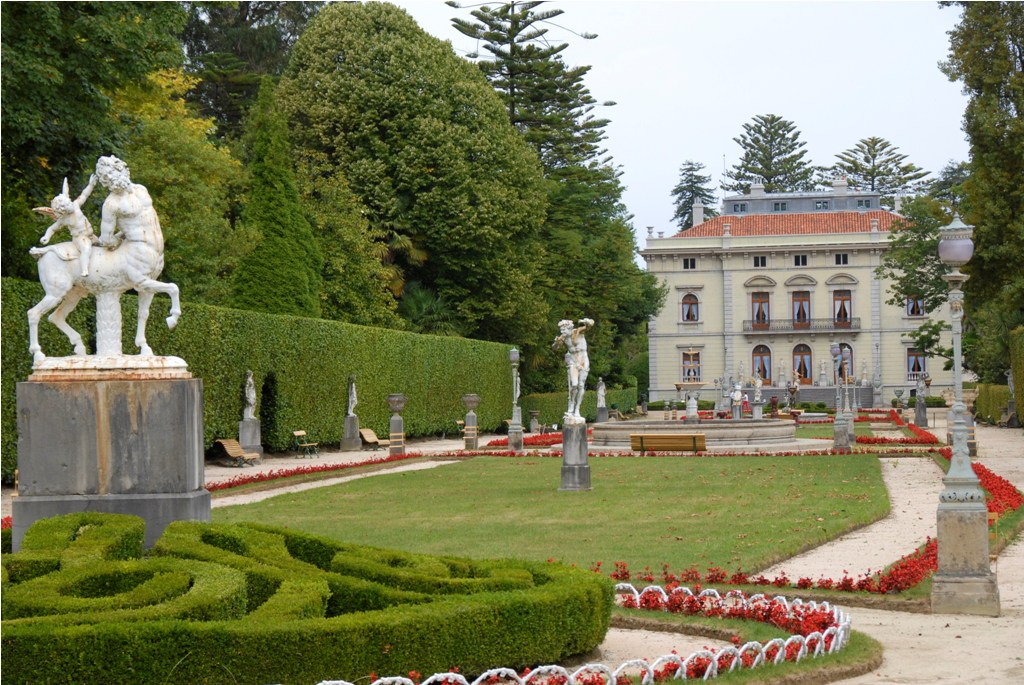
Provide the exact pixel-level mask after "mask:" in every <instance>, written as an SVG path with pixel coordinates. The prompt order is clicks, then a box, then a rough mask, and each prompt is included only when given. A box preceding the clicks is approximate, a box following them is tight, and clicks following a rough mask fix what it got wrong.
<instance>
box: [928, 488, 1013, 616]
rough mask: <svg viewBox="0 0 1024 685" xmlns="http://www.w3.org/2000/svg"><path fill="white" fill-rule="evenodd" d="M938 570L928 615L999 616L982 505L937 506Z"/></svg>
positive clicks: (933, 581) (996, 587)
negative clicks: (930, 610)
mask: <svg viewBox="0 0 1024 685" xmlns="http://www.w3.org/2000/svg"><path fill="white" fill-rule="evenodd" d="M937 524H938V539H939V542H940V544H939V549H938V569H939V570H938V571H936V573H935V576H934V577H933V579H932V597H931V599H932V612H933V613H936V614H974V615H979V616H998V615H999V587H998V585H997V584H996V576H995V574H994V573H992V569H991V567H990V566H989V558H988V557H989V547H988V511H987V509H986V508H985V505H984V503H983V502H977V503H973V504H966V503H965V504H949V503H945V502H943V503H941V504H940V505H939V512H938V519H937Z"/></svg>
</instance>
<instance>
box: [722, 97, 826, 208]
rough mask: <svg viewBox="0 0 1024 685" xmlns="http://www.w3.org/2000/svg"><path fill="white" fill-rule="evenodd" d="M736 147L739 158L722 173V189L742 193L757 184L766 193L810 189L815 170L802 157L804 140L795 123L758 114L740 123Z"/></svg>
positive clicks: (778, 117) (804, 152)
mask: <svg viewBox="0 0 1024 685" xmlns="http://www.w3.org/2000/svg"><path fill="white" fill-rule="evenodd" d="M733 140H734V141H736V143H737V144H738V145H739V146H740V149H741V151H742V152H741V155H740V161H739V162H738V163H737V164H735V165H734V166H733V168H732V169H731V170H730V171H728V172H726V174H725V177H726V179H727V182H726V183H723V184H722V188H723V189H724V190H727V191H730V192H737V193H745V192H748V191H749V190H750V186H751V184H753V183H761V184H763V185H764V190H765V192H767V193H782V192H791V191H797V190H810V189H812V188H813V186H814V184H815V169H814V167H813V166H811V164H810V163H809V162H807V161H806V160H805V159H804V155H806V154H807V151H806V150H804V149H803V147H804V146H805V145H807V143H805V142H804V141H802V140H800V131H799V130H797V128H796V124H794V123H793V122H792V121H787V120H786V119H783V118H782V117H780V116H778V115H775V114H759V115H757V116H755V117H754V118H753V120H752V121H751V122H750V123H746V124H743V133H741V134H740V136H739V137H738V138H733Z"/></svg>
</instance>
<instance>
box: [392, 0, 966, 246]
mask: <svg viewBox="0 0 1024 685" xmlns="http://www.w3.org/2000/svg"><path fill="white" fill-rule="evenodd" d="M394 4H396V5H399V6H401V7H403V8H404V9H405V10H406V11H408V12H409V14H410V15H412V17H413V18H414V19H415V20H416V21H417V23H419V25H420V26H421V27H422V28H423V29H424V30H425V31H427V32H428V33H430V34H432V35H434V36H437V37H439V38H442V39H444V40H449V41H451V43H452V45H453V47H454V48H455V50H456V52H457V53H458V54H462V55H465V54H466V53H469V52H472V51H474V50H476V49H477V46H476V43H475V41H472V40H470V39H469V38H466V37H465V36H462V35H461V34H459V33H458V32H456V31H455V30H454V29H453V28H451V21H450V20H451V17H453V16H461V17H463V18H466V19H471V18H472V17H471V16H470V15H469V10H468V9H464V10H457V9H453V8H450V7H447V6H446V5H445V4H444V3H443V2H440V1H438V0H400V1H396V2H394ZM463 4H465V5H468V4H471V3H470V2H464V3H463ZM493 4H497V3H493ZM547 8H555V9H563V10H565V14H563V15H562V16H560V17H558V18H557V19H555V20H554V21H555V22H556V23H557V24H560V25H562V26H564V27H568V28H569V29H572V30H573V31H576V32H578V33H583V32H589V33H596V34H598V37H597V38H596V39H594V40H589V41H588V40H583V39H581V38H578V37H576V36H573V35H572V34H571V33H569V32H568V31H566V30H561V29H558V28H555V27H553V28H552V32H551V35H552V37H553V38H554V39H555V40H558V41H559V42H568V43H569V44H570V47H569V48H568V49H567V50H566V51H565V52H564V53H563V55H564V59H565V61H566V63H567V64H569V65H571V66H578V65H591V67H592V69H591V70H590V73H589V74H588V75H587V78H586V81H585V82H586V84H587V86H588V87H589V88H590V92H591V94H592V95H593V96H594V98H595V99H596V100H597V101H598V102H604V101H607V100H613V101H615V102H616V103H617V104H616V105H615V106H614V107H609V108H602V109H601V112H602V113H603V114H604V115H605V116H606V117H607V118H609V119H610V120H611V124H610V125H609V126H608V129H607V131H608V139H607V141H606V145H607V147H608V151H609V152H610V153H611V154H612V155H613V157H614V159H615V162H616V163H617V164H618V165H620V166H621V169H622V172H623V176H622V180H623V182H624V184H625V186H626V192H625V195H624V200H625V203H626V206H627V207H628V208H629V211H630V212H631V213H632V214H633V215H634V218H633V225H634V230H635V232H636V233H637V237H638V244H639V247H641V248H642V247H643V246H644V242H645V240H644V239H645V238H646V234H647V231H646V227H647V226H653V227H655V231H665V233H666V234H671V232H672V231H673V228H674V227H673V225H672V222H671V219H672V214H673V211H674V209H673V205H672V200H671V197H670V195H669V193H670V191H671V189H672V187H673V186H674V185H675V184H676V182H677V180H678V172H679V166H680V164H681V163H682V162H683V161H685V160H687V159H692V160H695V161H697V162H701V163H702V164H704V165H705V167H706V172H707V173H710V175H711V176H712V182H713V183H714V184H716V185H717V184H718V183H720V182H721V180H722V172H723V170H724V169H726V168H731V167H732V166H733V165H734V164H735V163H736V162H737V161H738V159H739V146H738V145H737V144H736V143H735V142H734V141H733V138H736V137H738V136H739V135H740V134H741V133H742V132H743V129H742V126H743V124H745V123H747V122H749V121H750V120H751V119H752V118H753V117H754V116H755V115H758V114H777V115H779V116H782V117H784V118H786V119H789V120H790V121H792V122H794V123H795V124H796V126H797V128H798V129H799V130H800V132H801V139H802V140H804V141H805V142H806V143H807V145H806V147H805V148H804V149H805V150H807V158H809V159H810V161H811V162H812V163H814V164H819V165H831V164H833V163H834V162H835V161H836V159H835V155H836V153H839V152H842V151H844V150H847V149H849V148H851V147H853V146H854V145H855V144H856V143H857V141H859V140H860V139H862V138H867V137H870V136H879V137H882V138H885V139H887V140H889V141H890V142H891V143H892V144H894V145H896V146H897V147H899V148H900V152H902V153H905V154H907V155H908V161H911V162H913V163H915V164H917V165H918V166H920V167H922V168H924V169H927V170H928V171H931V172H933V173H934V172H937V171H938V170H939V169H941V168H942V167H943V166H944V165H945V164H946V162H948V161H949V160H956V161H963V160H966V159H967V150H968V148H967V143H966V141H965V138H964V134H963V131H962V130H961V120H962V117H963V112H964V107H965V105H966V102H967V100H966V97H965V96H964V95H963V94H962V92H961V88H960V84H959V83H953V82H951V81H949V80H948V79H947V78H946V77H945V76H944V75H943V74H942V72H940V71H939V69H938V66H937V65H938V62H940V61H941V60H944V59H946V57H947V54H948V49H949V37H948V35H947V32H948V31H950V30H951V29H953V28H954V27H955V26H956V24H957V22H958V21H959V16H960V12H959V10H958V9H957V8H945V9H940V8H939V7H938V4H937V3H936V2H671V1H665V2H652V1H645V2H632V1H630V2H626V1H624V0H619V1H615V2H613V1H603V2H602V1H598V2H595V1H585V0H579V1H575V2H551V3H550V4H548V5H547ZM484 54H485V55H486V54H488V53H484Z"/></svg>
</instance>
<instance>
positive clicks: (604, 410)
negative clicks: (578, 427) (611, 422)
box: [595, 407, 608, 423]
mask: <svg viewBox="0 0 1024 685" xmlns="http://www.w3.org/2000/svg"><path fill="white" fill-rule="evenodd" d="M607 421H608V407H598V408H597V419H596V420H595V423H605V422H607Z"/></svg>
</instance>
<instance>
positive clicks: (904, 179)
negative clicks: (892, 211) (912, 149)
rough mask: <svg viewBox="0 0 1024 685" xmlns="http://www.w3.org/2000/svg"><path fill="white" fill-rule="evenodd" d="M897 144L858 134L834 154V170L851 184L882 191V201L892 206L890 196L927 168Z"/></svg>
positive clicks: (901, 190)
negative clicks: (906, 153) (908, 159)
mask: <svg viewBox="0 0 1024 685" xmlns="http://www.w3.org/2000/svg"><path fill="white" fill-rule="evenodd" d="M898 150H899V148H898V147H896V146H895V145H893V144H892V143H890V142H889V141H888V140H886V139H885V138H879V137H877V136H872V137H870V138H861V139H860V140H859V141H857V144H856V145H854V146H853V147H852V148H850V149H848V150H844V151H843V152H840V153H839V154H837V155H836V157H837V158H838V159H839V161H838V162H836V165H835V170H836V171H837V172H839V173H840V174H843V175H845V176H846V178H847V180H848V181H849V182H850V184H851V185H855V186H860V187H862V188H864V189H865V190H870V191H873V192H878V193H881V194H882V196H883V197H882V202H883V203H885V204H886V205H887V206H889V207H892V201H893V196H894V195H895V194H896V193H899V192H906V191H908V190H909V189H910V186H911V184H912V183H913V182H914V181H918V180H920V179H922V178H924V177H925V176H927V175H928V172H927V171H925V170H924V169H922V168H920V167H919V166H917V165H915V164H913V163H912V162H907V161H905V160H906V159H907V156H906V155H904V154H900V153H899V152H898Z"/></svg>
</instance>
